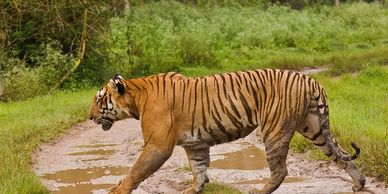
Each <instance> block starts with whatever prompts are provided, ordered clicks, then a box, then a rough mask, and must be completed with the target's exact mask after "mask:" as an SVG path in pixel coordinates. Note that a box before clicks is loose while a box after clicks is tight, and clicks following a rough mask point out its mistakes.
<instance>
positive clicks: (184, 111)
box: [147, 70, 320, 146]
mask: <svg viewBox="0 0 388 194" xmlns="http://www.w3.org/2000/svg"><path fill="white" fill-rule="evenodd" d="M149 79H150V80H152V82H151V81H150V82H148V86H147V87H148V88H149V89H150V91H149V92H148V93H149V96H150V98H156V99H158V100H159V101H161V102H163V104H164V106H165V107H164V108H163V109H159V111H162V112H163V111H166V112H172V113H173V117H174V118H173V119H174V126H175V127H174V129H173V130H176V131H177V133H178V134H179V135H178V136H179V140H178V145H182V146H190V145H193V144H195V143H208V144H209V145H213V144H218V143H224V142H229V141H233V140H236V139H238V138H242V137H245V136H246V135H248V134H249V133H251V132H252V131H253V130H254V129H256V128H259V129H260V130H261V132H262V134H263V138H264V140H265V139H266V137H267V136H269V135H270V134H271V130H270V129H273V128H274V127H275V126H276V125H281V126H284V128H293V129H294V130H296V127H298V124H300V122H301V121H302V119H303V116H304V115H305V114H306V111H307V110H308V107H309V106H310V101H311V96H312V95H313V94H314V91H313V90H314V89H316V90H318V89H319V88H320V87H319V85H318V84H317V82H315V81H314V80H313V79H311V78H310V77H308V76H305V75H303V74H299V73H296V72H292V71H286V70H256V71H243V72H235V73H225V74H216V75H211V76H205V77H197V78H188V77H183V76H182V75H179V74H175V73H166V74H159V75H157V76H152V77H149ZM287 130H288V129H287ZM273 133H277V132H276V131H275V132H273Z"/></svg>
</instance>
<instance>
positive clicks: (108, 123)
mask: <svg viewBox="0 0 388 194" xmlns="http://www.w3.org/2000/svg"><path fill="white" fill-rule="evenodd" d="M90 120H93V121H94V122H95V123H96V124H101V126H102V129H103V130H104V131H108V130H109V129H110V128H112V125H113V122H114V121H113V120H112V119H110V118H103V117H101V116H100V117H97V118H93V117H90Z"/></svg>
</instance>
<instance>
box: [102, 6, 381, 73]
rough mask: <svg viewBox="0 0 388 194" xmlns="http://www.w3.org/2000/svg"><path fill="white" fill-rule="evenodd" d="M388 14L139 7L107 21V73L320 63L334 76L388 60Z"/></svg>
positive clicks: (349, 9) (345, 9)
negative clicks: (108, 27) (109, 24)
mask: <svg viewBox="0 0 388 194" xmlns="http://www.w3.org/2000/svg"><path fill="white" fill-rule="evenodd" d="M229 2H231V1H229ZM199 3H201V2H200V1H199ZM372 15H373V17H372ZM387 16H388V12H387V9H384V8H383V6H381V5H379V4H365V3H355V4H345V5H341V6H340V7H337V8H335V9H333V8H332V7H328V6H317V7H310V8H306V9H304V10H302V11H296V10H293V9H290V8H289V7H285V6H278V5H273V6H268V7H262V6H260V5H250V6H232V5H230V6H199V7H192V6H187V5H185V4H180V3H177V2H174V1H161V2H156V3H146V4H138V5H137V6H134V7H133V8H132V9H131V14H130V15H127V16H126V17H124V18H114V19H113V20H111V32H110V35H109V36H108V37H103V38H104V39H108V42H109V46H108V47H109V49H110V52H109V53H108V61H107V63H108V64H111V65H110V66H109V67H110V70H108V69H107V70H106V71H117V72H123V74H124V76H126V77H132V76H140V75H148V74H152V73H156V72H160V71H171V70H172V71H179V72H183V73H185V74H188V75H192V74H196V73H197V72H198V71H202V70H203V69H205V70H204V71H202V72H203V73H204V74H207V73H208V72H223V71H231V70H241V69H255V68H300V67H306V66H322V65H333V69H334V71H333V73H334V74H338V73H344V72H347V71H349V70H350V71H357V70H359V69H360V67H361V65H362V64H366V63H375V64H385V63H386V61H387V60H388V56H387V55H386V54H384V52H386V51H387V46H388V45H387V44H386V37H387V36H388V31H387V30H385V29H387V28H388V17H387ZM128 24H129V25H128ZM128 45H129V48H128ZM209 68H210V69H209ZM104 71H105V70H104ZM106 71H105V72H106ZM191 71H193V72H191ZM335 71H337V72H335Z"/></svg>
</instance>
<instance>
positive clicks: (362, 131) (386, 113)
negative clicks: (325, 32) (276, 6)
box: [292, 66, 388, 182]
mask: <svg viewBox="0 0 388 194" xmlns="http://www.w3.org/2000/svg"><path fill="white" fill-rule="evenodd" d="M387 78H388V69H387V67H378V66H371V67H369V66H366V67H364V68H363V69H362V71H361V72H360V74H357V75H354V74H347V75H345V76H342V77H336V78H328V77H324V76H318V77H317V79H318V80H319V81H320V82H321V83H322V85H324V87H325V89H326V91H327V93H328V95H329V107H330V121H331V122H330V123H331V129H332V132H333V133H334V137H336V138H337V139H338V140H339V144H340V145H341V146H342V147H344V148H345V149H346V150H352V148H351V147H350V143H351V142H355V143H356V144H357V145H358V146H359V147H360V148H361V155H360V157H359V158H358V159H357V160H356V163H357V164H358V165H359V166H360V167H361V169H362V171H363V172H364V173H366V174H368V175H370V176H374V177H378V178H379V179H381V180H384V181H385V182H387V181H388V179H387V176H386V175H387V174H388V168H387V167H388V151H387V150H386V149H381V148H385V147H387V146H388V122H387V119H386V118H388V107H387V106H385V105H386V104H388V97H387V94H388V82H387ZM292 147H293V148H294V149H296V150H297V151H302V152H304V151H306V150H313V151H312V153H313V155H314V156H315V157H319V158H321V157H324V156H323V154H321V153H320V154H319V155H317V153H319V152H318V151H317V150H316V149H312V147H313V145H312V144H311V143H310V142H307V141H306V139H303V138H301V137H299V138H298V137H297V138H296V139H295V140H294V141H293V142H292Z"/></svg>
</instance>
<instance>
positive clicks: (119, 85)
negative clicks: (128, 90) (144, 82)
mask: <svg viewBox="0 0 388 194" xmlns="http://www.w3.org/2000/svg"><path fill="white" fill-rule="evenodd" d="M110 85H111V87H112V88H113V89H116V90H117V92H118V93H119V94H120V95H123V94H124V93H125V82H124V78H123V77H122V76H121V75H115V76H114V77H113V78H112V79H111V80H110Z"/></svg>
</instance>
